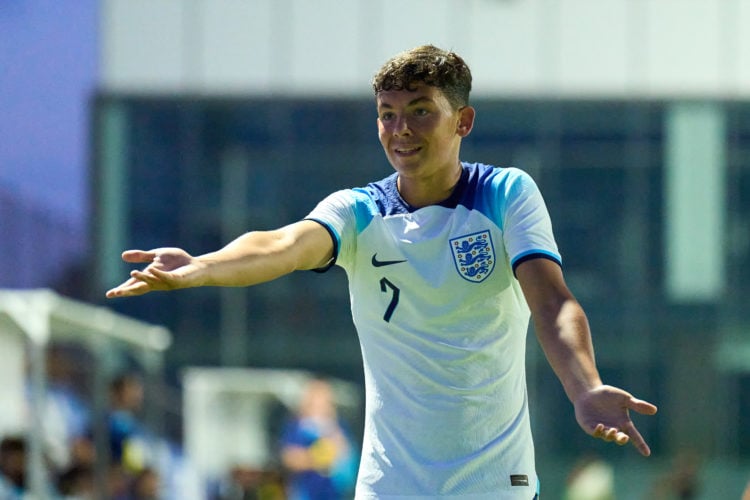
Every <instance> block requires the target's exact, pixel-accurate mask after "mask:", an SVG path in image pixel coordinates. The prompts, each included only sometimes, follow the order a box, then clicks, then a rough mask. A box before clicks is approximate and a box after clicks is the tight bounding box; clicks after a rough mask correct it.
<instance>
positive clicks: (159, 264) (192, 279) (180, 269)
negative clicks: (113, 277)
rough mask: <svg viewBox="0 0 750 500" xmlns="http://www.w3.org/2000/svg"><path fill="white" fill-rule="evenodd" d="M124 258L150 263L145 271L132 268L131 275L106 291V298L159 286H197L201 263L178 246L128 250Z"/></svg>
mask: <svg viewBox="0 0 750 500" xmlns="http://www.w3.org/2000/svg"><path fill="white" fill-rule="evenodd" d="M122 260H124V261H125V262H130V263H144V264H145V263H149V265H148V266H147V267H146V268H145V269H144V270H143V271H137V270H136V271H132V272H131V273H130V279H128V280H127V281H125V282H124V283H122V284H120V285H119V286H117V287H115V288H113V289H111V290H109V291H107V294H106V296H107V298H109V299H111V298H113V297H130V296H133V295H143V294H144V293H148V292H152V291H156V290H174V289H177V288H187V287H191V286H197V285H198V284H199V283H198V273H199V271H200V270H201V269H202V266H201V265H200V264H199V263H198V261H197V260H196V259H195V258H194V257H193V256H191V255H190V254H189V253H187V252H185V251H184V250H181V249H179V248H157V249H155V250H149V251H143V250H127V251H125V252H123V254H122Z"/></svg>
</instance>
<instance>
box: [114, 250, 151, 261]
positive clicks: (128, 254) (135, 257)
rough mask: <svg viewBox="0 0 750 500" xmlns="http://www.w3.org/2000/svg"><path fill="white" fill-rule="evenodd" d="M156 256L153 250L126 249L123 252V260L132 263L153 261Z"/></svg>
mask: <svg viewBox="0 0 750 500" xmlns="http://www.w3.org/2000/svg"><path fill="white" fill-rule="evenodd" d="M155 258H156V252H154V251H153V250H149V251H145V250H125V251H124V252H122V260H124V261H125V262H131V263H144V262H152V261H153V260H154V259H155Z"/></svg>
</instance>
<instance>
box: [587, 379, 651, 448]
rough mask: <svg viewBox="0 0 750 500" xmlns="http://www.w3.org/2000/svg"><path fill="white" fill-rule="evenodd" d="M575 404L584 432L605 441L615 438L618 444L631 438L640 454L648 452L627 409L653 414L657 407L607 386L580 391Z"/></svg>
mask: <svg viewBox="0 0 750 500" xmlns="http://www.w3.org/2000/svg"><path fill="white" fill-rule="evenodd" d="M574 406H575V414H576V420H577V421H578V425H580V426H581V428H582V429H583V430H584V431H586V433H587V434H589V435H591V436H593V437H595V438H598V439H602V440H604V441H608V442H610V441H614V442H615V443H616V444H618V445H620V446H622V445H625V444H626V443H628V441H631V440H632V442H633V445H634V446H635V447H636V448H637V449H638V451H639V452H640V453H641V455H643V456H645V457H647V456H649V455H651V449H650V448H649V447H648V445H647V444H646V441H645V440H644V439H643V436H641V434H640V433H639V432H638V429H636V428H635V425H634V424H633V421H632V420H630V412H629V410H633V411H636V412H638V413H642V414H644V415H653V414H655V413H656V406H654V405H652V404H651V403H648V402H646V401H643V400H641V399H636V398H634V397H633V396H632V395H631V394H629V393H628V392H626V391H623V390H622V389H618V388H617V387H612V386H609V385H602V386H599V387H597V388H595V389H592V390H590V391H588V392H585V393H583V394H582V395H580V396H579V397H578V398H577V399H576V401H575V403H574Z"/></svg>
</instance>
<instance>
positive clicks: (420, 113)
mask: <svg viewBox="0 0 750 500" xmlns="http://www.w3.org/2000/svg"><path fill="white" fill-rule="evenodd" d="M429 113H430V112H429V111H428V110H427V109H426V108H417V109H415V110H414V115H415V116H427V115H428V114H429Z"/></svg>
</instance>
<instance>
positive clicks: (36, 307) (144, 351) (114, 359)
mask: <svg viewBox="0 0 750 500" xmlns="http://www.w3.org/2000/svg"><path fill="white" fill-rule="evenodd" d="M56 342H64V343H68V344H74V345H76V346H78V347H79V348H81V349H83V350H85V351H87V352H88V353H89V354H90V357H91V359H92V361H93V362H92V373H91V374H92V380H91V381H90V382H91V394H90V395H89V396H90V399H91V410H92V426H93V427H92V433H93V439H94V443H95V447H96V451H97V457H107V456H108V445H107V436H106V432H107V431H106V425H105V421H104V412H105V411H106V405H107V395H108V379H109V377H110V376H111V375H112V374H113V373H114V370H116V369H118V368H119V365H118V359H120V358H121V357H123V356H127V357H128V358H129V359H132V360H134V361H135V362H136V363H137V365H138V367H139V369H141V370H142V372H143V374H144V377H145V379H146V382H147V384H150V385H152V386H153V385H154V384H157V385H161V383H162V377H163V375H162V372H163V365H164V359H163V358H164V352H165V351H166V349H167V348H168V347H169V346H170V343H171V333H170V331H169V330H167V329H166V328H164V327H162V326H158V325H154V324H150V323H146V322H143V321H139V320H135V319H133V318H130V317H127V316H124V315H122V314H119V313H115V312H113V311H111V310H110V309H108V308H106V307H103V306H96V305H93V304H88V303H85V302H81V301H77V300H73V299H70V298H66V297H64V296H62V295H59V294H57V293H55V292H53V291H51V290H48V289H39V290H11V289H0V380H2V384H0V405H1V407H2V410H3V411H2V412H0V435H5V434H8V433H22V434H24V435H25V436H26V439H27V450H28V453H27V482H28V490H29V492H30V494H31V495H32V496H33V497H34V498H45V497H46V496H47V492H48V491H49V487H50V485H49V481H50V478H48V477H47V475H48V474H47V469H46V465H45V453H46V450H45V442H44V439H45V436H44V432H42V430H43V429H44V424H45V422H44V421H43V419H44V414H45V404H46V402H45V395H46V388H47V382H48V374H47V373H46V371H47V370H46V359H47V355H48V350H49V349H50V348H51V346H52V345H53V344H54V343H56ZM147 418H149V419H150V420H158V418H159V416H158V415H149V416H148V417H147ZM107 465H108V462H107V459H106V458H104V459H101V458H100V459H98V460H97V464H96V467H97V470H96V471H95V473H96V483H97V489H99V491H100V492H101V491H103V488H104V481H105V475H106V473H107V469H106V467H107Z"/></svg>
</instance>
